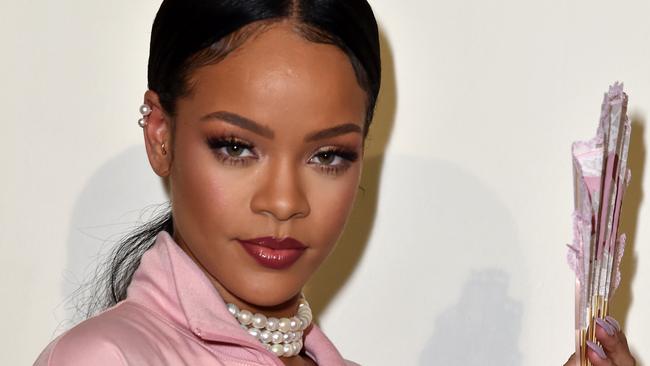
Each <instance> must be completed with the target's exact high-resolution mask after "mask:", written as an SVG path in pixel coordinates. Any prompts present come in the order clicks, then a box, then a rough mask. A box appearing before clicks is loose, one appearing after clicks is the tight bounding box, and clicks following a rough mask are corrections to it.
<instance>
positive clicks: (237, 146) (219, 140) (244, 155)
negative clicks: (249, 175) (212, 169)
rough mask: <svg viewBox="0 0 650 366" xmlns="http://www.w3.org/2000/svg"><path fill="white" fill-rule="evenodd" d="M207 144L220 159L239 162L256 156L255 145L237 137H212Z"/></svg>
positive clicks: (233, 162)
mask: <svg viewBox="0 0 650 366" xmlns="http://www.w3.org/2000/svg"><path fill="white" fill-rule="evenodd" d="M207 144H208V146H209V147H210V149H212V151H213V152H214V154H215V156H216V157H217V158H219V160H221V161H224V162H227V163H231V164H239V163H245V162H246V161H247V160H250V159H253V158H255V157H256V155H255V153H254V152H253V150H254V149H253V145H251V144H249V143H247V142H245V141H243V140H240V139H238V138H236V137H210V138H208V139H207Z"/></svg>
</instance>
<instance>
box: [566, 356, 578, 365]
mask: <svg viewBox="0 0 650 366" xmlns="http://www.w3.org/2000/svg"><path fill="white" fill-rule="evenodd" d="M575 365H576V354H575V353H574V354H572V355H571V357H569V359H568V360H567V361H566V362H565V363H564V366H575Z"/></svg>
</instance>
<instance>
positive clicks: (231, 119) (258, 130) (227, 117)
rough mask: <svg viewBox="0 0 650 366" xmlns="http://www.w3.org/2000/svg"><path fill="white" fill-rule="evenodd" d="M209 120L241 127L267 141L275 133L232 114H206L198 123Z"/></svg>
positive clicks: (220, 112) (223, 112)
mask: <svg viewBox="0 0 650 366" xmlns="http://www.w3.org/2000/svg"><path fill="white" fill-rule="evenodd" d="M211 119H218V120H221V121H224V122H226V123H229V124H231V125H235V126H238V127H241V128H243V129H245V130H248V131H251V132H253V133H255V134H258V135H260V136H263V137H266V138H269V139H272V138H273V137H274V136H275V133H274V132H273V130H271V129H270V128H268V127H266V126H264V125H262V124H260V123H257V122H255V121H253V120H251V119H248V118H246V117H242V116H240V115H238V114H235V113H232V112H226V111H219V112H212V113H208V114H206V115H205V116H203V117H201V119H200V121H207V120H211Z"/></svg>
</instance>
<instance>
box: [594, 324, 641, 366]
mask: <svg viewBox="0 0 650 366" xmlns="http://www.w3.org/2000/svg"><path fill="white" fill-rule="evenodd" d="M596 324H597V325H598V326H597V327H596V339H598V341H599V342H600V344H601V345H602V346H603V349H604V350H605V353H606V354H607V357H608V358H610V359H611V360H612V361H614V363H615V364H616V365H617V366H634V365H635V364H636V362H635V360H634V357H632V354H631V353H630V348H629V347H628V345H627V339H626V338H625V334H623V332H620V331H619V330H618V329H617V325H618V322H615V323H614V322H611V321H605V320H603V319H597V320H596Z"/></svg>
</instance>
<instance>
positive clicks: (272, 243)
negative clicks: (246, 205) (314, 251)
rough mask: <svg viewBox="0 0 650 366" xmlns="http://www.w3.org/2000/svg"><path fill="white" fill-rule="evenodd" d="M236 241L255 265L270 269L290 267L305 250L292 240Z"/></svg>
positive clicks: (301, 245)
mask: <svg viewBox="0 0 650 366" xmlns="http://www.w3.org/2000/svg"><path fill="white" fill-rule="evenodd" d="M238 241H239V243H240V244H241V245H242V247H243V248H244V250H245V251H246V253H248V254H249V255H250V256H251V257H253V259H255V261H257V263H259V264H260V265H262V266H264V267H267V268H271V269H286V268H289V267H291V265H293V264H294V263H295V262H296V261H297V260H298V259H299V258H300V257H301V256H302V254H303V253H304V252H305V249H307V247H306V246H305V245H304V244H302V243H301V242H299V241H298V240H296V239H293V238H285V239H282V240H280V239H276V238H273V237H264V238H255V239H246V240H238Z"/></svg>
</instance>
